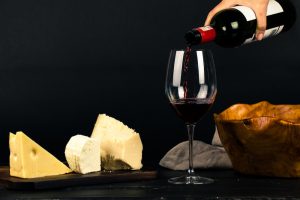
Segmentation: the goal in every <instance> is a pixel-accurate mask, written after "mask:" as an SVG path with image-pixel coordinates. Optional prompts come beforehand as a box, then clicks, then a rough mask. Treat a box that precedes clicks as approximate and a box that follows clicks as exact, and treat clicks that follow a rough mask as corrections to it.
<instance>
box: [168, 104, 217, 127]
mask: <svg viewBox="0 0 300 200" xmlns="http://www.w3.org/2000/svg"><path fill="white" fill-rule="evenodd" d="M171 105H172V106H173V108H174V109H175V111H176V113H177V114H178V116H179V117H180V118H181V119H183V121H184V122H185V123H190V124H195V123H196V122H198V121H199V120H200V119H201V118H202V117H203V115H204V114H205V113H207V111H208V110H209V109H210V107H211V106H212V102H206V101H201V100H195V99H190V100H189V99H182V100H176V101H171Z"/></svg>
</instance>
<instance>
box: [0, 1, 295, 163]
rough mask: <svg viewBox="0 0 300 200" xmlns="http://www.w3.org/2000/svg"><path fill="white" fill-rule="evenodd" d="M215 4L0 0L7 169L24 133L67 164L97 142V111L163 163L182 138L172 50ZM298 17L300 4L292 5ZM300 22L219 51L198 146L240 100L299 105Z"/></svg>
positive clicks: (0, 101) (1, 136)
mask: <svg viewBox="0 0 300 200" xmlns="http://www.w3.org/2000/svg"><path fill="white" fill-rule="evenodd" d="M217 3H218V0H206V1H203V0H188V1H186V0H185V1H184V0H172V1H161V0H153V1H140V0H129V1H121V0H101V1H96V0H95V1H75V0H69V1H50V0H49V1H34V0H27V1H21V0H10V1H1V2H0V27H1V29H0V164H7V163H8V156H9V149H8V133H9V132H10V131H12V132H15V131H18V130H22V131H24V132H25V133H27V134H28V135H29V136H30V137H31V138H33V139H34V140H35V141H37V142H38V143H40V144H41V145H42V146H44V147H45V148H46V149H47V150H49V151H50V152H51V153H53V154H54V155H56V156H57V157H58V158H60V159H62V160H63V159H64V154H63V152H64V147H65V145H66V143H67V141H68V139H69V138H70V137H71V136H72V135H75V134H85V135H90V134H91V132H92V129H93V125H94V123H95V121H96V118H97V115H98V114H99V113H106V114H108V115H110V116H113V117H115V118H117V119H119V120H121V121H123V122H124V123H125V124H127V125H128V126H129V127H132V128H134V129H136V130H137V131H138V132H139V133H140V134H141V137H142V140H143V143H144V161H145V162H146V163H152V164H156V163H157V162H158V161H159V159H160V158H161V157H162V156H163V155H164V154H165V153H166V151H167V150H169V149H170V148H171V147H173V146H174V145H175V144H177V143H179V142H181V141H183V140H185V139H186V138H187V133H186V130H185V127H184V124H183V122H182V121H180V119H178V118H177V116H176V115H175V113H174V111H173V110H172V109H171V107H170V106H169V105H168V101H167V99H166V97H165V95H164V78H165V72H166V65H167V60H168V55H169V51H170V49H171V48H175V47H176V48H178V47H182V48H184V46H185V44H184V40H183V35H184V33H185V32H186V31H187V30H189V29H191V28H192V27H195V26H199V25H202V24H203V22H204V20H205V17H206V14H207V13H208V11H209V10H210V9H211V8H213V6H214V5H216V4H217ZM294 4H295V6H296V8H297V11H298V12H299V8H300V1H298V0H294ZM299 31H300V27H299V22H296V25H295V26H294V28H293V29H292V30H291V31H289V32H287V33H285V34H282V35H280V36H277V37H275V38H272V39H269V40H266V41H263V42H259V43H255V44H251V45H247V46H243V47H240V48H235V49H224V48H221V47H218V46H216V45H214V44H209V45H205V46H203V47H202V48H210V49H211V50H212V51H213V53H214V57H215V63H216V68H217V76H218V96H217V100H216V102H215V105H214V107H213V108H212V110H211V111H210V113H209V114H207V115H206V117H205V118H204V119H203V120H202V121H201V123H199V126H198V127H197V130H196V135H195V138H196V139H202V140H204V141H205V142H210V141H211V138H212V134H213V131H214V123H213V118H212V113H215V112H217V113H218V112H221V111H222V110H224V109H225V108H227V107H228V106H230V105H232V104H235V103H239V102H241V103H256V102H258V101H261V100H268V101H270V102H271V103H276V104H277V103H291V104H298V103H300V84H299V78H300V54H299V49H298V48H299V46H300V45H299V44H300V39H299V33H300V32H299Z"/></svg>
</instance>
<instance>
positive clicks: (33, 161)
mask: <svg viewBox="0 0 300 200" xmlns="http://www.w3.org/2000/svg"><path fill="white" fill-rule="evenodd" d="M9 149H10V156H9V165H10V175H11V176H16V177H20V178H37V177H44V176H52V175H60V174H66V173H69V172H71V170H70V169H69V168H68V167H67V166H66V165H64V164H63V163H62V162H60V161H59V160H58V159H57V158H55V157H54V156H53V155H52V154H50V153H49V152H48V151H46V150H45V149H44V148H43V147H41V146H40V145H39V144H37V143H36V142H34V141H33V140H32V139H30V138H29V137H28V136H27V135H25V134H24V133H23V132H21V131H20V132H17V133H16V134H13V133H10V134H9Z"/></svg>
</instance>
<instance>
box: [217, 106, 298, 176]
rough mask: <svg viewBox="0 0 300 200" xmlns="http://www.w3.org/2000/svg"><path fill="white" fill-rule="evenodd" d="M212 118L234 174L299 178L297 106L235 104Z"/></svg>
mask: <svg viewBox="0 0 300 200" xmlns="http://www.w3.org/2000/svg"><path fill="white" fill-rule="evenodd" d="M214 118H215V122H216V125H217V129H218V132H219V136H220V140H221V142H222V144H223V145H224V148H225V150H226V152H227V154H228V156H229V158H230V160H231V162H232V165H233V168H234V169H235V170H236V171H238V172H240V173H244V174H253V175H263V176H276V177H300V105H272V104H270V103H268V102H267V101H262V102H259V103H256V104H252V105H248V104H235V105H233V106H231V107H229V108H228V109H226V110H225V111H223V112H222V113H220V114H214Z"/></svg>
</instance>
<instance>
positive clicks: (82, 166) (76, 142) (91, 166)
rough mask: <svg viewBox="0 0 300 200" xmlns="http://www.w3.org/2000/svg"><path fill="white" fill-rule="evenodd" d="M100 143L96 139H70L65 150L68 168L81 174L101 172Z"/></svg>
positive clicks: (79, 136) (78, 137)
mask: <svg viewBox="0 0 300 200" xmlns="http://www.w3.org/2000/svg"><path fill="white" fill-rule="evenodd" d="M99 146H100V142H99V141H98V140H96V139H93V138H90V137H87V136H84V135H75V136H73V137H71V138H70V140H69V142H68V144H67V145H66V149H65V156H66V160H67V162H68V164H69V167H70V168H71V169H72V170H73V171H75V172H77V173H81V174H86V173H90V172H97V171H100V170H101V160H100V149H99Z"/></svg>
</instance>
